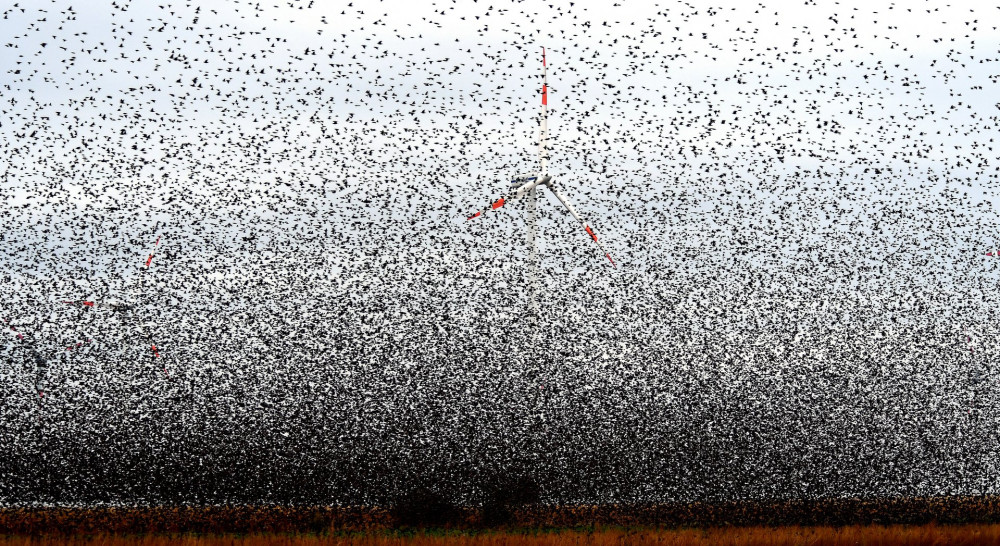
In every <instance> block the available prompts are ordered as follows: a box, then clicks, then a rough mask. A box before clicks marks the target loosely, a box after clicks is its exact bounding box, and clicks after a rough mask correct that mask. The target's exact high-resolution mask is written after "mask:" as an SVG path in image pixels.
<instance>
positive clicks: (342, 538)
mask: <svg viewBox="0 0 1000 546" xmlns="http://www.w3.org/2000/svg"><path fill="white" fill-rule="evenodd" d="M0 544H2V545H11V546H56V545H62V544H66V545H71V546H72V545H94V546H97V545H102V546H161V545H168V544H180V545H187V546H222V545H226V546H259V545H264V544H280V545H288V546H313V545H320V544H331V545H334V544H336V545H341V544H342V545H345V546H346V545H357V546H393V545H399V546H404V545H405V546H466V545H467V546H500V545H511V546H577V545H595V546H630V545H637V546H638V545H644V544H663V545H668V544H669V545H676V546H696V545H698V546H700V545H731V546H744V545H745V546H752V545H760V546H780V545H793V544H808V545H849V544H850V545H855V544H879V545H883V546H895V545H902V544H915V545H923V544H926V545H932V544H933V545H940V544H949V545H952V544H954V545H970V546H971V545H981V544H982V545H987V544H1000V525H996V524H989V525H961V526H945V525H943V526H938V525H935V524H927V525H921V526H900V525H893V526H848V527H826V526H824V527H730V528H712V529H705V530H698V529H636V530H625V529H592V530H559V531H548V532H531V531H527V532H525V531H490V532H481V533H459V532H451V533H444V532H441V533H424V532H416V533H409V534H406V533H398V532H394V533H393V532H390V533H386V532H372V533H356V534H344V535H338V534H325V533H324V534H252V535H193V534H186V535H133V536H119V535H89V536H77V535H74V536H65V535H49V536H37V537H27V536H8V537H0Z"/></svg>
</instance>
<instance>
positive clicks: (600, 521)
mask: <svg viewBox="0 0 1000 546" xmlns="http://www.w3.org/2000/svg"><path fill="white" fill-rule="evenodd" d="M521 501H522V499H519V498H517V496H516V495H514V496H511V497H508V498H506V499H501V500H497V502H494V503H493V504H490V505H487V506H481V507H458V506H453V505H449V504H448V503H447V502H446V501H444V500H443V499H442V498H440V497H437V496H435V495H433V494H431V493H429V492H427V491H414V492H411V494H410V495H408V496H407V497H406V498H402V499H399V500H398V501H397V502H396V503H395V504H393V505H392V506H389V507H385V508H366V507H287V506H216V507H190V506H187V507H166V506H164V507H147V508H111V507H102V508H6V509H0V535H3V534H8V535H42V534H67V535H69V534H102V533H114V534H144V533H191V532H194V533H297V532H353V531H372V530H379V529H406V528H451V529H477V528H501V527H502V528H508V529H515V528H535V529H545V528H594V527H609V526H620V527H630V528H634V527H647V528H655V527H665V528H673V527H728V526H787V525H805V526H816V525H832V526H846V525H868V524H880V525H890V524H905V525H921V524H927V523H932V522H935V523H941V524H968V523H997V522H1000V497H932V498H908V499H907V498H890V499H818V500H789V501H770V502H726V503H666V504H638V505H592V506H579V505H565V506H557V505H538V504H524V503H522V502H521Z"/></svg>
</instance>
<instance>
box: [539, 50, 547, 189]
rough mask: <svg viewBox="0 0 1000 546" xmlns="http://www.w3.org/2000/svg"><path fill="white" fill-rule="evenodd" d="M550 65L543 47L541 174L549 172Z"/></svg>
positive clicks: (540, 122) (540, 136)
mask: <svg viewBox="0 0 1000 546" xmlns="http://www.w3.org/2000/svg"><path fill="white" fill-rule="evenodd" d="M547 70H548V65H547V64H546V62H545V48H544V47H543V48H542V110H541V112H540V113H539V122H538V164H539V166H540V167H541V169H542V171H541V174H542V175H545V174H547V173H548V172H549V150H548V141H549V85H548V78H547V74H546V72H547Z"/></svg>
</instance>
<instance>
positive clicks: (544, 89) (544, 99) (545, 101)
mask: <svg viewBox="0 0 1000 546" xmlns="http://www.w3.org/2000/svg"><path fill="white" fill-rule="evenodd" d="M547 104H549V92H548V88H547V86H546V85H545V84H544V83H543V84H542V105H543V106H544V105H547Z"/></svg>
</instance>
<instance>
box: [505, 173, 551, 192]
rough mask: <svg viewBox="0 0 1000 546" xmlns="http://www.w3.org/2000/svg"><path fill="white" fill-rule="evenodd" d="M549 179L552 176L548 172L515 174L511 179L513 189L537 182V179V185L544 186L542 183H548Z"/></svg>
mask: <svg viewBox="0 0 1000 546" xmlns="http://www.w3.org/2000/svg"><path fill="white" fill-rule="evenodd" d="M549 180H552V177H551V176H549V175H547V174H539V173H531V174H521V175H518V176H515V177H514V178H513V179H511V181H510V188H511V189H517V188H520V187H521V186H524V185H526V184H530V183H532V182H536V181H537V182H538V183H537V184H536V186H542V185H545V184H548V183H549Z"/></svg>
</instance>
